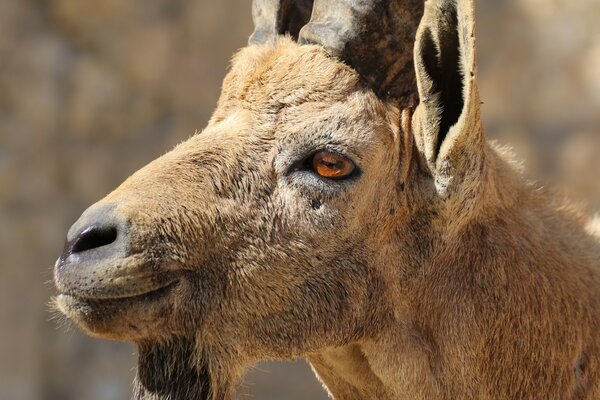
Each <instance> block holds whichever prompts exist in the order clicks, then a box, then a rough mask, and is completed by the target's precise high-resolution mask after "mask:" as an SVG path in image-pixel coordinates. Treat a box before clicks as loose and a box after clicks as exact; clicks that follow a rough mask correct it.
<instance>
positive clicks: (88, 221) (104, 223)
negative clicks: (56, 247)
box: [58, 205, 127, 266]
mask: <svg viewBox="0 0 600 400" xmlns="http://www.w3.org/2000/svg"><path fill="white" fill-rule="evenodd" d="M113 210H114V207H111V206H106V205H105V206H95V207H90V208H89V209H88V210H87V211H86V212H84V213H83V214H82V215H81V217H80V218H79V219H78V220H77V222H75V224H73V226H71V228H70V229H69V232H68V234H67V241H66V243H65V248H64V251H63V253H62V255H61V256H60V258H59V260H58V262H59V266H64V265H67V264H75V263H80V264H85V263H89V262H91V261H93V260H95V261H106V260H108V259H110V258H114V257H122V256H123V255H124V249H125V247H126V237H127V229H126V227H125V224H124V223H123V221H122V219H120V218H118V217H116V216H115V215H114V212H113Z"/></svg>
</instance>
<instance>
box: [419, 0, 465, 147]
mask: <svg viewBox="0 0 600 400" xmlns="http://www.w3.org/2000/svg"><path fill="white" fill-rule="evenodd" d="M442 12H443V14H442V15H440V18H442V19H445V21H444V20H442V21H440V26H439V27H438V32H437V39H438V40H437V42H436V41H434V38H433V36H432V33H431V30H430V29H428V28H427V29H425V31H424V32H423V34H422V36H421V41H422V42H421V47H420V59H421V61H422V66H423V69H424V72H425V74H426V76H427V79H429V80H430V82H431V89H430V93H429V94H428V95H429V96H432V97H435V98H436V99H437V101H438V104H439V106H440V110H441V115H440V121H439V127H438V130H439V133H438V135H437V138H436V139H437V140H436V143H435V152H436V153H438V154H439V151H440V148H441V146H442V142H443V141H444V139H445V137H446V135H447V134H448V131H449V130H450V127H451V126H453V125H454V124H456V122H457V121H458V118H459V117H460V114H461V113H462V110H463V107H464V103H465V102H464V97H463V89H464V76H463V72H462V66H461V59H460V53H459V49H460V44H459V41H458V20H457V15H456V8H455V7H448V8H445V9H443V10H442Z"/></svg>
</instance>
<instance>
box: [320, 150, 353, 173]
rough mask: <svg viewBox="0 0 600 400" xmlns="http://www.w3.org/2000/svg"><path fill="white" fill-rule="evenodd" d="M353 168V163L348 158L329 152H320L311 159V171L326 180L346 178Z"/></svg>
mask: <svg viewBox="0 0 600 400" xmlns="http://www.w3.org/2000/svg"><path fill="white" fill-rule="evenodd" d="M354 168H355V166H354V163H353V162H352V161H350V160H349V159H348V158H346V157H344V156H342V155H339V154H337V153H332V152H330V151H320V152H318V153H316V154H315V155H314V156H313V158H312V169H313V171H315V172H316V173H317V174H319V176H322V177H323V178H327V179H344V178H347V177H349V176H350V175H352V172H354Z"/></svg>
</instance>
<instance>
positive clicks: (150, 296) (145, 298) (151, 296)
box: [58, 279, 179, 305]
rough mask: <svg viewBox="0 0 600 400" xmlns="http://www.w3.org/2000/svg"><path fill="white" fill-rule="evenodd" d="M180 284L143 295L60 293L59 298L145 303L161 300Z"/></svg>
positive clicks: (153, 290) (151, 290)
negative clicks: (100, 295) (101, 295)
mask: <svg viewBox="0 0 600 400" xmlns="http://www.w3.org/2000/svg"><path fill="white" fill-rule="evenodd" d="M178 284H179V279H175V280H173V281H172V282H169V283H168V284H166V285H164V286H160V287H158V288H155V289H150V290H146V291H142V292H141V293H137V292H133V293H129V294H118V295H113V296H104V297H95V296H89V295H79V294H74V293H60V294H59V295H58V298H63V299H66V300H69V301H76V302H84V303H89V304H97V305H102V304H110V303H122V302H140V301H141V302H145V301H151V300H153V299H157V298H160V297H162V296H164V295H166V294H167V293H168V292H170V291H171V289H173V288H174V287H175V286H177V285H178Z"/></svg>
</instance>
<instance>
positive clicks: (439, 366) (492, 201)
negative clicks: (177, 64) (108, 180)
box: [56, 1, 600, 400]
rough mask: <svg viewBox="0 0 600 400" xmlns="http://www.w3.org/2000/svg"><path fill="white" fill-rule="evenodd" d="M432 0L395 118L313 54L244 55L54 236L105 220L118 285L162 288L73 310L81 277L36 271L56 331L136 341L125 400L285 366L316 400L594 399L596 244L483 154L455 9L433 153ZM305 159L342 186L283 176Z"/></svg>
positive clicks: (469, 41)
mask: <svg viewBox="0 0 600 400" xmlns="http://www.w3.org/2000/svg"><path fill="white" fill-rule="evenodd" d="M441 3H444V2H443V1H440V2H434V1H430V2H428V3H427V9H426V13H425V16H424V19H423V21H422V24H421V28H420V30H419V34H418V38H417V46H416V48H415V60H416V61H415V62H416V66H417V77H418V80H419V90H420V97H421V99H422V102H421V104H420V105H419V106H418V107H417V109H416V110H415V112H414V115H412V117H411V113H410V111H409V110H400V109H399V108H398V107H397V105H396V104H395V103H394V101H393V100H382V99H379V98H377V96H375V95H374V93H373V92H372V91H371V90H370V89H369V88H367V87H365V86H363V84H362V83H361V81H360V79H359V77H358V76H357V74H356V72H354V71H353V70H352V69H351V68H349V67H347V66H345V65H344V64H342V63H341V62H339V61H337V60H335V59H333V58H332V57H330V56H328V55H327V54H326V53H325V51H323V50H322V49H321V48H320V47H318V46H308V45H304V46H300V45H298V44H296V43H294V42H292V41H291V40H289V39H285V38H283V39H280V40H279V41H278V42H277V43H276V44H274V45H264V46H250V47H248V48H246V49H243V50H242V51H241V52H240V53H238V55H237V56H236V57H235V59H234V61H233V65H232V68H231V72H230V73H229V74H228V76H227V78H226V79H225V81H224V83H223V91H222V95H221V98H220V100H219V104H218V107H217V109H216V111H215V113H214V116H213V118H212V119H211V121H210V123H209V125H208V127H207V128H206V129H205V130H204V131H203V132H202V133H200V134H197V135H195V136H193V137H192V138H190V139H189V140H188V141H187V142H185V143H183V144H181V145H179V146H177V147H176V148H175V149H174V150H173V151H171V152H170V153H168V154H167V155H165V156H163V157H161V158H159V159H158V160H156V161H154V162H152V163H151V164H149V165H148V166H146V167H145V168H143V169H142V170H140V171H138V172H137V173H136V174H134V175H133V176H132V177H130V178H129V179H128V180H127V181H126V182H125V183H123V185H121V186H120V187H119V188H118V189H117V190H116V191H114V192H113V193H111V194H110V195H108V196H107V197H106V198H105V199H103V200H102V201H101V202H99V203H98V204H97V205H94V206H93V207H92V208H91V209H90V211H88V212H86V214H84V216H83V217H82V220H80V222H78V224H79V225H77V224H76V226H75V227H74V228H73V229H75V230H76V229H78V227H79V226H83V225H84V224H85V223H89V220H90V218H91V217H90V216H91V215H95V214H94V212H95V211H94V210H98V209H100V208H101V209H103V210H107V211H105V212H104V214H103V215H106V214H110V215H112V216H115V218H120V219H121V220H126V221H127V223H128V225H127V226H128V227H129V228H128V235H129V237H130V238H129V239H128V240H129V241H130V244H129V249H130V253H131V255H130V256H128V257H127V258H124V259H122V258H119V259H118V260H117V261H114V260H113V261H111V262H112V263H113V264H111V265H117V264H118V267H119V269H118V270H119V271H120V272H119V274H121V275H119V276H122V277H123V278H121V279H125V278H126V277H131V279H132V282H133V283H136V282H137V284H140V285H142V284H143V285H150V283H148V282H151V283H152V284H155V283H156V282H158V283H160V282H161V279H167V278H166V277H173V276H174V277H176V279H177V280H176V283H175V284H174V285H171V286H169V287H168V288H167V289H165V290H167V293H166V294H163V295H161V297H159V298H154V297H151V298H150V300H145V299H147V298H146V297H141V298H135V299H132V300H126V301H119V300H118V299H116V300H102V299H100V300H94V301H87V300H85V299H80V298H79V297H78V296H77V293H79V292H81V291H82V290H84V289H82V288H88V287H89V286H90V285H92V286H93V285H98V283H97V281H94V282H92V281H91V279H92V278H91V277H90V275H89V274H88V275H86V274H83V273H82V274H81V275H76V276H77V278H76V279H75V281H77V282H76V283H73V282H72V281H69V282H71V283H68V284H67V283H65V280H64V279H61V275H60V271H58V270H57V279H56V282H57V287H58V289H59V291H60V292H61V293H71V295H72V297H65V296H64V295H63V296H61V297H59V298H58V300H57V302H58V305H59V307H60V308H61V310H62V311H63V312H64V313H65V314H67V315H68V316H70V317H71V318H73V319H74V320H75V321H76V322H77V323H78V324H79V325H80V326H81V327H82V328H83V329H84V330H86V331H87V332H88V333H90V334H92V335H95V336H100V337H106V338H113V339H118V340H132V341H135V342H137V343H138V345H139V346H140V366H139V369H140V371H139V374H138V375H139V376H138V383H137V386H136V394H135V396H136V397H137V398H139V399H166V398H171V399H184V398H210V397H212V398H229V397H230V396H231V395H232V393H233V388H234V385H235V383H236V382H237V381H238V380H239V379H240V377H241V376H242V375H243V372H244V370H245V369H247V368H248V367H249V366H251V365H252V364H254V363H255V362H257V361H259V360H263V359H292V358H295V357H306V358H307V359H308V360H309V361H310V362H311V364H312V365H313V368H314V370H315V371H316V373H317V374H318V375H319V377H320V379H321V380H322V382H323V383H324V384H325V385H326V386H327V388H328V390H329V392H330V393H331V395H332V397H333V398H335V399H343V400H350V399H373V398H376V399H474V398H477V399H524V398H539V399H598V398H600V335H599V334H598V333H599V332H600V244H599V242H598V240H597V238H595V237H593V236H592V235H591V234H590V233H588V232H586V229H585V224H586V218H585V217H584V216H582V215H579V214H577V213H576V212H574V211H573V210H571V208H570V207H569V206H568V205H565V204H563V203H562V202H558V201H555V200H553V198H552V196H550V195H548V194H547V193H546V192H544V191H540V190H537V189H536V188H535V187H533V186H532V185H531V184H528V183H527V182H526V181H525V180H524V179H523V178H522V177H521V174H520V172H519V171H518V170H517V168H516V167H514V163H513V162H512V161H511V160H507V159H505V158H506V156H504V153H503V152H502V151H500V150H497V149H496V148H495V147H493V146H491V145H489V144H488V143H487V142H486V141H485V136H484V133H483V129H482V125H481V119H480V112H479V95H478V91H477V86H476V67H475V54H474V36H473V29H474V28H473V18H474V17H473V15H474V14H473V9H472V3H471V1H458V5H457V6H456V9H455V11H456V14H457V18H458V27H457V28H456V27H455V28H456V29H458V32H459V35H458V41H459V45H460V54H461V57H460V68H461V71H462V72H463V75H462V76H463V78H464V80H463V81H462V86H461V87H462V90H463V95H464V99H465V101H464V107H463V108H462V110H461V111H460V116H459V118H458V121H457V122H456V123H455V124H453V125H452V126H451V127H450V129H449V131H448V133H447V134H446V135H445V136H440V134H441V132H439V130H440V126H441V125H442V124H441V122H440V121H441V119H442V117H441V116H442V113H443V111H444V110H443V108H444V107H445V105H444V102H443V96H442V97H440V96H437V95H436V94H435V93H433V89H434V86H435V82H434V80H433V79H432V78H431V76H429V75H428V74H429V70H428V68H431V66H427V65H426V64H427V61H426V60H425V61H424V60H423V58H422V57H423V55H424V54H425V53H424V51H426V50H427V49H426V48H427V43H425V42H424V40H425V39H424V35H425V34H426V32H427V29H430V30H431V31H432V32H434V33H435V34H434V42H435V40H437V39H435V35H437V33H436V32H438V31H439V30H440V29H441V31H443V29H446V28H444V27H445V25H444V24H445V23H446V22H440V21H441V20H442V21H445V19H444V18H445V17H443V16H441V15H443V14H444V13H443V12H441V11H440V10H441V8H438V4H441ZM446 3H448V2H446ZM450 3H452V2H450ZM452 4H454V3H452ZM440 13H441V14H440ZM444 15H445V14H444ZM440 27H441V28H440ZM441 31H440V32H441ZM444 40H445V39H444V38H443V35H442V37H441V39H440V41H442V42H443V41H444ZM438 44H439V43H438ZM442 45H444V43H442ZM438 47H439V46H438ZM425 56H427V54H425ZM411 121H412V122H411ZM438 141H440V142H441V141H443V142H441V143H438ZM438 146H439V150H437V149H438ZM323 148H328V149H332V150H335V151H339V152H343V153H344V154H347V155H348V156H349V157H350V158H352V159H353V160H354V161H355V163H356V164H357V165H358V167H359V168H360V170H361V174H360V176H358V177H356V178H355V179H352V180H351V181H342V182H327V181H324V180H323V179H319V178H316V177H315V176H314V175H312V174H311V173H310V172H309V171H304V170H300V171H298V170H297V168H296V169H295V167H294V166H295V165H297V164H298V162H299V161H301V160H303V159H304V158H305V157H307V156H308V155H310V154H311V153H312V152H314V151H316V150H319V149H323ZM300 169H301V168H300ZM115 263H116V264H115ZM107 268H108V267H107ZM111 268H112V267H111ZM115 268H116V267H115ZM101 271H105V272H98V273H97V274H96V275H97V276H96V277H98V276H100V277H102V278H105V279H107V280H110V278H113V277H114V275H113V274H114V273H115V272H114V271H116V269H102V270H101ZM106 271H108V272H106ZM148 271H150V272H148ZM136 277H137V278H136ZM152 277H154V278H152ZM136 279H137V281H136ZM93 287H97V286H93ZM144 287H146V286H144ZM147 287H150V286H147ZM85 290H88V289H85ZM78 291H79V292H78ZM86 293H87V292H86Z"/></svg>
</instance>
